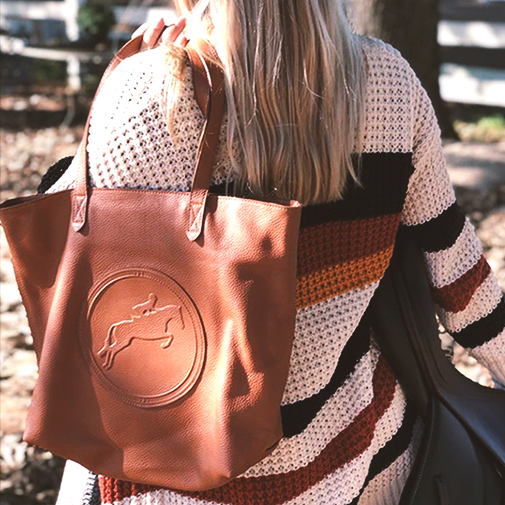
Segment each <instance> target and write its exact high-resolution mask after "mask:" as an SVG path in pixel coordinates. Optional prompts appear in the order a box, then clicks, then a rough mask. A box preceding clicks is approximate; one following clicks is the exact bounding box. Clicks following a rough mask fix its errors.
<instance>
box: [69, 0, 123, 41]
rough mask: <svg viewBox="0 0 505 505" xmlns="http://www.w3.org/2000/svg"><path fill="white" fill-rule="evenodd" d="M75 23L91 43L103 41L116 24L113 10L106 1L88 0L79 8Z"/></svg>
mask: <svg viewBox="0 0 505 505" xmlns="http://www.w3.org/2000/svg"><path fill="white" fill-rule="evenodd" d="M77 24H78V25H79V29H80V30H81V31H82V32H84V33H85V34H86V36H87V37H88V39H89V40H90V41H91V42H92V43H93V44H98V43H99V42H105V41H106V40H107V37H108V35H109V32H110V30H111V28H112V27H113V26H114V25H115V24H116V18H115V16H114V10H113V9H112V7H111V5H110V4H109V3H108V2H99V1H98V0H88V1H87V2H86V3H84V4H83V5H82V6H81V7H80V8H79V13H78V14H77Z"/></svg>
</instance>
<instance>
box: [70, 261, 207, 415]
mask: <svg viewBox="0 0 505 505" xmlns="http://www.w3.org/2000/svg"><path fill="white" fill-rule="evenodd" d="M80 330H81V331H80V339H81V346H82V348H83V351H84V353H85V357H86V360H87V361H88V362H89V364H90V366H91V370H92V371H93V373H94V375H95V376H96V377H97V378H98V379H100V381H101V383H102V385H103V386H104V387H105V388H106V389H108V390H109V392H111V393H113V394H114V395H115V396H116V397H117V398H119V399H120V400H122V401H124V402H126V403H129V404H131V405H136V406H139V407H157V406H161V405H167V404H168V403H172V402H175V401H176V400H179V399H180V398H181V397H183V396H184V395H185V394H187V393H188V392H189V391H190V390H191V388H192V387H193V386H194V385H195V383H196V382H197V380H198V378H199V377H200V375H201V373H202V369H203V364H204V360H205V350H206V349H205V335H204V331H203V326H202V323H201V318H200V315H199V313H198V310H197V308H196V306H195V304H194V303H193V301H192V300H191V298H190V297H189V295H188V294H187V293H186V291H184V289H183V288H182V287H181V286H180V285H179V284H178V283H177V282H176V281H175V280H174V279H172V278H171V277H169V276H167V275H165V274H162V273H160V272H157V271H154V270H146V269H139V270H127V271H121V272H117V273H116V274H114V275H113V276H111V277H109V278H107V279H106V280H105V281H104V282H102V283H100V284H99V285H98V286H97V287H96V289H94V291H93V292H92V294H91V296H90V298H89V300H88V305H87V307H86V308H85V309H84V310H83V318H82V320H81V329H80Z"/></svg>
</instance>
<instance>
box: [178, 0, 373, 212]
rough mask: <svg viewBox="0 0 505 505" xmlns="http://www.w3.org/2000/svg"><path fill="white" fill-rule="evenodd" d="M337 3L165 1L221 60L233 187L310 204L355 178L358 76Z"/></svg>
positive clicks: (361, 78)
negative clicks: (212, 46) (168, 2)
mask: <svg viewBox="0 0 505 505" xmlns="http://www.w3.org/2000/svg"><path fill="white" fill-rule="evenodd" d="M342 1H343V0H175V4H176V7H177V8H178V10H179V11H180V12H181V14H183V15H185V16H186V17H187V29H186V32H187V34H188V35H187V36H188V38H191V37H192V36H202V35H203V36H206V37H208V38H209V39H210V41H211V42H212V43H213V44H214V46H215V48H216V50H217V53H218V55H219V58H220V60H221V63H222V66H223V69H224V73H225V78H226V79H225V81H226V94H227V115H228V139H227V141H228V152H229V155H230V157H231V160H232V163H233V165H234V167H235V168H236V172H237V173H238V174H240V175H239V180H236V184H238V187H239V188H240V189H239V190H242V191H246V190H247V191H248V192H250V193H252V194H253V195H255V196H268V195H275V196H276V197H279V198H285V199H296V200H298V201H300V202H301V203H303V204H313V203H322V202H326V201H331V200H336V199H338V198H341V197H342V195H343V192H344V189H345V186H346V183H347V182H348V181H349V180H350V179H353V180H354V181H356V182H357V181H358V169H357V168H356V166H355V164H353V156H354V155H353V153H359V151H360V146H359V139H360V138H361V132H362V129H363V125H364V121H365V86H366V74H365V67H364V61H363V55H362V52H361V47H360V43H359V41H358V40H357V38H356V36H355V35H354V34H353V33H352V32H351V29H350V27H349V25H348V23H347V20H346V17H345V13H344V8H343V5H342ZM174 54H175V53H174ZM236 145H238V146H239V147H240V149H238V152H240V153H241V155H240V159H236V156H235V155H234V153H235V152H237V150H235V149H233V146H236Z"/></svg>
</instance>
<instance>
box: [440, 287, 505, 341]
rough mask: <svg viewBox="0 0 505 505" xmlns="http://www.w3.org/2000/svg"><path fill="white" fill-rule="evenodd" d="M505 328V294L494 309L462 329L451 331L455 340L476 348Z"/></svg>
mask: <svg viewBox="0 0 505 505" xmlns="http://www.w3.org/2000/svg"><path fill="white" fill-rule="evenodd" d="M504 328H505V299H504V298H503V296H502V297H501V300H500V301H499V303H498V305H497V306H496V307H495V308H494V310H493V311H492V312H491V313H490V314H488V315H487V316H485V317H483V318H482V319H478V320H477V321H475V322H474V323H472V324H469V325H468V326H467V327H466V328H463V329H462V330H461V331H454V332H452V331H449V333H450V334H451V335H452V337H453V338H454V340H456V342H457V343H458V344H460V345H462V346H463V347H469V348H472V349H473V348H475V347H479V346H480V345H483V344H485V343H486V342H489V341H490V340H493V338H495V337H497V336H498V335H499V334H500V333H501V332H502V331H503V329H504Z"/></svg>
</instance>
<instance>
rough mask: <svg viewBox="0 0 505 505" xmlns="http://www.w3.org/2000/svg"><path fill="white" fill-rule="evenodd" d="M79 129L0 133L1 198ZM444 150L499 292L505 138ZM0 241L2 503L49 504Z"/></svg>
mask: <svg viewBox="0 0 505 505" xmlns="http://www.w3.org/2000/svg"><path fill="white" fill-rule="evenodd" d="M81 133H82V128H81V127H73V128H65V127H55V128H46V129H41V130H37V131H30V130H25V131H20V132H16V131H5V130H2V131H0V149H1V150H0V167H1V172H0V173H1V175H0V190H1V192H2V193H1V200H5V199H7V198H11V197H14V196H17V195H25V194H30V193H33V192H34V190H35V188H36V186H37V185H38V183H39V181H40V177H41V174H42V172H44V171H45V169H46V168H47V167H48V166H50V165H51V164H52V163H54V162H55V161H57V160H58V159H60V158H62V157H64V156H68V155H73V154H74V153H75V151H76V149H77V145H78V141H79V139H80V136H81ZM445 152H446V156H447V160H448V166H449V170H450V175H451V178H452V180H453V182H454V183H455V184H456V191H457V196H458V200H459V201H460V203H461V205H462V206H463V208H464V209H465V211H466V212H467V214H468V215H469V216H470V218H471V220H472V221H473V223H474V224H475V226H476V228H477V230H478V235H479V237H480V239H481V240H482V242H483V243H484V249H485V254H486V256H487V259H488V261H489V263H490V264H491V267H492V268H493V270H494V272H495V273H496V275H497V276H498V279H499V282H500V284H501V287H502V289H504V290H505V141H502V142H501V143H500V142H496V143H492V144H480V143H463V142H457V143H451V144H447V145H446V146H445ZM0 246H1V249H0V255H1V256H0V257H1V263H0V268H1V269H0V296H1V298H0V317H1V320H0V324H1V326H0V328H1V348H0V352H1V381H0V393H1V397H0V402H1V403H0V407H1V411H0V412H1V413H0V420H1V433H2V443H1V448H0V473H1V482H0V491H1V492H2V501H1V504H2V505H18V504H19V505H21V504H23V505H31V504H36V503H37V504H47V505H52V504H54V501H55V496H56V490H57V488H58V483H59V478H60V475H61V469H62V464H63V462H62V461H61V460H60V459H59V458H55V457H53V456H52V455H51V454H50V453H48V452H44V451H40V450H37V449H35V448H33V447H29V446H28V445H27V444H26V443H24V442H22V440H21V433H22V430H23V424H24V418H25V415H26V410H27V407H28V404H29V401H30V395H31V392H32V390H33V387H34V384H35V381H36V377H37V367H36V362H35V356H34V353H33V350H32V341H31V337H30V330H29V328H28V325H27V322H26V316H25V312H24V309H23V307H22V304H21V300H20V296H19V293H18V290H17V287H16V284H15V280H14V275H13V271H12V265H11V262H10V257H9V251H8V247H7V244H6V240H5V236H4V234H3V230H2V231H1V235H0ZM443 343H444V345H445V347H446V348H448V349H449V350H450V351H451V352H452V354H453V359H454V362H455V363H456V365H457V367H458V368H459V369H460V370H461V371H462V372H463V373H465V374H466V375H468V376H470V377H471V378H473V379H474V380H476V381H478V382H480V383H482V384H486V385H489V384H490V377H489V374H488V373H487V372H486V370H484V369H482V367H480V366H479V365H478V364H477V363H476V362H475V360H474V359H472V358H471V357H469V356H468V355H467V354H466V353H465V352H464V351H463V350H462V349H461V348H460V347H458V346H455V345H453V343H452V341H451V339H450V337H448V336H447V335H444V336H443Z"/></svg>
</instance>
